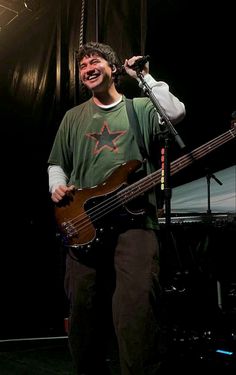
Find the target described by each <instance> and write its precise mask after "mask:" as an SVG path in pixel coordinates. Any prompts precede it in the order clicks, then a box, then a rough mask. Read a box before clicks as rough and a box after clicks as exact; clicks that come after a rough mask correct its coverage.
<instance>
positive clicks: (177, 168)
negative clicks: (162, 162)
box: [68, 132, 228, 230]
mask: <svg viewBox="0 0 236 375" xmlns="http://www.w3.org/2000/svg"><path fill="white" fill-rule="evenodd" d="M227 133H228V132H227ZM225 135H226V134H225ZM227 140H228V139H227V138H226V139H221V144H223V143H225V142H226V141H227ZM215 141H216V140H213V141H210V142H208V143H207V144H205V145H204V146H200V150H197V149H196V150H195V151H192V154H194V157H195V158H196V159H197V158H200V157H201V151H202V148H206V147H207V148H208V151H209V152H210V151H212V150H214V149H215V148H216V146H217V145H218V143H217V144H215ZM209 144H210V145H211V149H210V150H209ZM197 151H200V154H199V152H197ZM204 154H205V153H204ZM187 156H188V157H189V155H187ZM180 159H186V155H185V156H183V157H181V158H180ZM180 159H177V160H176V161H174V162H173V164H178V165H176V169H175V170H174V167H175V165H172V172H173V173H176V172H177V171H178V170H179V169H182V168H183V167H184V166H185V165H186V164H187V165H188V164H190V162H192V159H191V158H189V159H190V160H185V163H182V164H180V163H179V162H180ZM160 173H161V171H160V170H158V171H156V172H154V175H155V176H153V174H151V175H148V176H146V177H145V178H144V179H143V180H141V183H140V181H137V182H136V183H135V184H133V185H138V191H136V192H135V194H132V196H131V194H130V195H128V197H127V193H124V190H125V191H126V190H127V191H128V190H132V191H134V186H133V185H132V186H128V187H127V188H125V189H123V190H122V192H119V193H117V194H116V195H117V198H114V196H113V197H111V198H109V199H108V200H107V201H106V202H105V204H104V202H102V203H100V204H98V205H97V206H95V207H93V208H92V209H90V211H91V213H90V215H89V216H90V217H92V218H93V220H92V221H96V220H97V219H99V218H101V217H103V216H104V215H105V214H107V213H109V212H111V211H113V210H114V209H116V208H117V207H119V205H120V201H121V198H122V195H123V196H124V198H123V200H122V202H123V203H126V202H128V201H130V200H131V199H133V198H135V197H136V196H138V195H140V190H142V189H141V188H140V185H143V186H144V188H145V191H146V190H147V186H148V187H152V186H153V185H156V181H155V182H154V183H153V181H154V178H153V177H155V178H157V177H158V178H157V182H159V176H160ZM148 179H150V181H151V185H150V181H148V183H147V184H146V181H147V180H148ZM125 196H126V197H125ZM117 199H118V202H117V203H119V204H118V205H116V206H114V204H115V203H116V202H115V201H116V200H117ZM109 201H113V206H111V205H110V204H109V209H108V210H107V209H106V207H105V206H107V204H108V203H109ZM99 206H101V208H102V209H103V213H102V210H101V209H100V208H99V209H98V207H99ZM104 209H105V211H104ZM96 211H97V213H98V214H99V216H98V217H96ZM88 213H89V210H88V212H87V214H88ZM79 216H83V215H79ZM79 216H77V217H76V218H74V219H72V220H71V221H70V222H73V220H74V221H75V222H74V223H73V227H74V226H75V225H76V224H77V222H78V218H79ZM86 218H87V220H86V221H87V223H84V224H85V225H86V226H87V225H88V221H89V218H88V217H86ZM79 222H80V224H81V230H82V229H85V227H84V228H83V222H81V221H80V220H79ZM68 223H69V222H68ZM75 228H79V226H77V227H75Z"/></svg>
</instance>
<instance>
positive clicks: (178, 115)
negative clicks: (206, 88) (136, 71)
mask: <svg viewBox="0 0 236 375" xmlns="http://www.w3.org/2000/svg"><path fill="white" fill-rule="evenodd" d="M144 80H145V82H146V83H147V84H148V86H149V87H150V88H151V90H152V93H153V94H154V95H155V97H156V98H157V100H158V102H159V104H160V105H161V107H162V109H163V110H164V112H165V114H166V115H167V117H168V118H169V119H170V121H171V122H172V123H173V124H177V123H178V122H180V121H181V120H182V119H183V118H184V117H185V114H186V111H185V105H184V103H182V102H181V101H180V100H179V99H178V98H177V97H176V96H174V95H173V94H172V93H171V92H170V90H169V86H168V85H167V83H165V82H163V81H156V80H155V79H154V78H153V77H152V76H151V74H149V73H148V74H146V75H145V76H144ZM139 86H140V87H141V88H142V87H143V84H142V82H141V81H140V79H139Z"/></svg>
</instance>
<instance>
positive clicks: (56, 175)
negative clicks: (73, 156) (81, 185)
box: [48, 165, 68, 193]
mask: <svg viewBox="0 0 236 375" xmlns="http://www.w3.org/2000/svg"><path fill="white" fill-rule="evenodd" d="M48 180H49V191H50V193H53V192H54V191H55V189H56V188H57V186H59V185H67V182H68V177H67V175H66V174H65V172H64V171H63V169H62V168H61V167H60V166H59V165H49V167H48Z"/></svg>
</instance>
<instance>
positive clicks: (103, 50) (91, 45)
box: [77, 42, 122, 83]
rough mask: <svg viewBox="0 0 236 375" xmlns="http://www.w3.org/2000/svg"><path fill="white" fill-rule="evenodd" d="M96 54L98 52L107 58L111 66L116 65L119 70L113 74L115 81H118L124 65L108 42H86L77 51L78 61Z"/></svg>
mask: <svg viewBox="0 0 236 375" xmlns="http://www.w3.org/2000/svg"><path fill="white" fill-rule="evenodd" d="M94 54H97V55H98V56H101V57H102V58H103V59H105V60H106V61H107V62H108V64H109V66H110V67H113V66H115V67H116V69H117V71H116V72H115V73H114V74H113V76H114V82H115V83H118V80H119V76H120V75H121V74H122V73H121V72H122V67H121V64H120V62H119V59H118V57H117V55H116V53H115V51H114V50H113V49H112V48H111V47H110V46H109V45H108V44H104V43H98V42H88V43H86V44H84V45H83V46H82V47H80V48H79V50H78V51H77V62H78V63H80V61H81V60H82V59H83V58H84V57H85V56H91V55H94Z"/></svg>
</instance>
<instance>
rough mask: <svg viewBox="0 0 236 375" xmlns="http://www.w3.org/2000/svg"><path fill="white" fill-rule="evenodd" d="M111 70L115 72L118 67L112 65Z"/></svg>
mask: <svg viewBox="0 0 236 375" xmlns="http://www.w3.org/2000/svg"><path fill="white" fill-rule="evenodd" d="M111 71H112V73H115V72H116V71H117V67H116V66H115V65H114V64H113V65H112V66H111Z"/></svg>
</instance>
